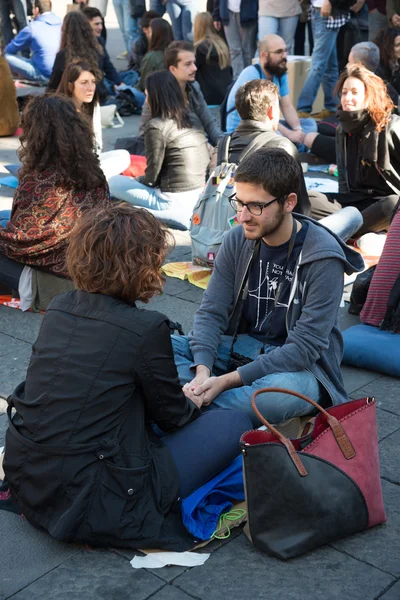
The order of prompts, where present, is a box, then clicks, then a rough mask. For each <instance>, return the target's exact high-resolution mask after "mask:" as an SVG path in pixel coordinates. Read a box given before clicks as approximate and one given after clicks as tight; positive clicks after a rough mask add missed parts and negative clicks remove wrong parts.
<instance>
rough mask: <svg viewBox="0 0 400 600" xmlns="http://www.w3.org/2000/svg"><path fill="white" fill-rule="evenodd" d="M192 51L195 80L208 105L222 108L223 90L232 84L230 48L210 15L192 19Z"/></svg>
mask: <svg viewBox="0 0 400 600" xmlns="http://www.w3.org/2000/svg"><path fill="white" fill-rule="evenodd" d="M193 36H194V48H195V52H196V67H197V71H196V80H197V81H198V82H199V85H200V87H201V91H202V92H203V95H204V98H205V99H206V102H207V104H222V101H223V99H224V98H225V95H226V90H227V89H228V87H229V86H230V84H231V83H232V67H231V59H230V55H229V48H228V46H227V45H226V43H225V42H224V40H223V39H222V37H221V36H220V35H219V34H218V31H217V30H216V29H215V27H214V23H213V18H212V16H211V14H210V13H209V12H200V13H198V14H197V15H196V16H195V18H194V27H193Z"/></svg>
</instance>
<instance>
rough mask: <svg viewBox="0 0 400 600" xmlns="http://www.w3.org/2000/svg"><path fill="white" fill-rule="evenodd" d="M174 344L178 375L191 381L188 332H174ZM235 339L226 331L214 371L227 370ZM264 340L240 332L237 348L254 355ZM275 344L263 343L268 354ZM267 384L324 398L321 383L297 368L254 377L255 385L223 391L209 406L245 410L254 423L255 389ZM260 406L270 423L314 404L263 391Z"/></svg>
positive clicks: (304, 411) (300, 413)
mask: <svg viewBox="0 0 400 600" xmlns="http://www.w3.org/2000/svg"><path fill="white" fill-rule="evenodd" d="M171 339H172V347H173V350H174V358H175V364H176V368H177V370H178V376H179V379H180V382H181V384H182V385H184V384H185V383H188V382H189V381H192V379H193V378H194V376H195V371H194V369H193V368H192V363H193V356H192V353H191V350H190V347H189V338H188V337H187V336H179V335H172V336H171ZM231 343H232V337H231V336H230V335H223V336H222V337H221V343H220V345H219V347H218V357H217V360H216V361H215V364H214V371H213V374H214V375H222V374H224V373H226V372H227V369H228V362H229V351H230V347H231ZM261 346H262V343H261V342H259V341H258V340H256V339H254V338H252V337H250V336H249V335H247V334H241V335H239V336H238V339H237V341H236V344H235V348H234V350H235V352H238V353H239V354H242V355H243V356H248V357H249V358H253V359H255V358H256V357H257V356H258V354H259V352H260V349H261ZM275 348H276V346H271V345H268V344H265V345H264V352H265V353H266V354H267V353H268V352H271V351H272V350H274V349H275ZM267 387H279V388H286V389H290V390H294V391H296V392H299V393H301V394H304V395H305V396H308V397H309V398H311V399H312V400H315V402H319V401H320V399H321V394H320V384H319V383H318V381H317V380H316V379H315V377H314V375H313V374H312V373H310V371H296V372H293V373H272V374H271V375H266V376H265V377H262V378H261V379H257V380H256V381H254V383H253V384H252V385H245V386H243V387H238V388H234V389H232V390H226V391H225V392H222V394H220V395H219V396H217V397H216V398H215V400H214V401H213V402H212V403H211V404H210V408H229V409H234V410H241V411H243V412H246V413H247V414H248V416H249V417H250V419H251V420H252V422H253V423H254V425H255V426H259V425H260V422H259V420H258V418H257V417H256V415H255V413H254V411H253V409H252V407H251V397H252V395H253V394H254V392H255V391H256V390H259V389H261V388H267ZM256 402H257V407H258V409H259V410H260V412H261V414H262V415H263V416H264V417H265V418H266V419H267V420H268V421H269V422H270V423H282V422H283V421H286V420H287V419H291V418H292V417H300V416H303V415H308V414H310V413H312V412H313V411H314V408H313V406H312V405H311V404H309V403H308V402H305V401H304V400H301V399H300V398H297V397H296V396H289V395H288V394H282V393H279V392H273V393H268V394H260V395H259V396H257V400H256Z"/></svg>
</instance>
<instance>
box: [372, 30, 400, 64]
mask: <svg viewBox="0 0 400 600" xmlns="http://www.w3.org/2000/svg"><path fill="white" fill-rule="evenodd" d="M399 35H400V29H396V28H395V27H386V28H385V29H381V31H380V32H379V33H378V35H377V36H376V38H375V39H374V42H375V44H376V45H377V46H378V48H379V52H380V57H381V65H382V67H383V68H384V70H385V71H388V72H391V70H392V65H391V63H392V61H393V60H394V58H395V57H394V41H395V39H396V38H397V37H399Z"/></svg>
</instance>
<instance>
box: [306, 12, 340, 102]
mask: <svg viewBox="0 0 400 600" xmlns="http://www.w3.org/2000/svg"><path fill="white" fill-rule="evenodd" d="M327 22H328V19H327V18H325V17H321V15H320V12H319V10H317V9H315V8H312V9H311V23H312V30H313V37H314V49H313V53H312V56H311V69H310V72H309V73H308V76H307V79H306V82H305V84H304V87H303V89H302V91H301V94H300V97H299V100H298V103H297V110H299V111H302V112H308V113H311V110H312V106H313V104H314V100H315V98H316V97H317V93H318V90H319V86H320V85H321V83H322V88H323V90H324V96H325V102H324V104H325V108H326V109H327V110H329V111H331V112H334V111H336V108H337V105H338V98H337V96H336V95H335V93H334V88H335V85H336V83H337V80H338V76H339V73H338V60H337V53H336V39H337V36H338V33H339V29H327V28H326V24H327Z"/></svg>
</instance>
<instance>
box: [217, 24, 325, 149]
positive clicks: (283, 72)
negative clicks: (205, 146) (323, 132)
mask: <svg viewBox="0 0 400 600" xmlns="http://www.w3.org/2000/svg"><path fill="white" fill-rule="evenodd" d="M259 54H260V63H259V64H258V65H251V66H250V67H246V68H245V69H243V71H242V72H241V74H240V75H239V77H238V78H237V80H236V83H235V85H234V86H233V87H232V89H231V91H230V93H229V96H228V101H227V105H226V111H227V119H226V125H227V127H226V130H227V131H228V132H231V131H233V130H234V129H236V127H237V126H238V125H239V123H240V117H239V114H238V112H237V110H235V96H236V92H237V90H238V89H239V88H240V87H241V86H242V85H243V84H244V83H246V82H247V81H251V80H252V79H268V80H270V81H272V82H273V83H275V85H277V86H278V89H279V95H280V100H279V107H280V110H281V112H282V114H283V117H284V120H283V121H281V122H280V123H279V127H278V132H279V133H280V134H281V135H283V136H284V137H286V138H288V139H289V140H290V141H291V142H293V143H294V144H295V145H296V146H297V147H298V148H299V149H300V151H303V150H304V149H305V148H304V146H303V142H304V136H305V134H306V133H311V132H313V131H317V124H316V122H315V121H314V119H299V117H298V115H297V112H296V109H295V108H294V106H293V104H292V101H291V100H290V97H289V83H288V76H287V49H286V44H285V42H284V40H283V39H282V38H281V37H279V36H278V35H275V34H269V35H266V36H265V37H264V38H263V39H262V40H261V42H260V47H259Z"/></svg>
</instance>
